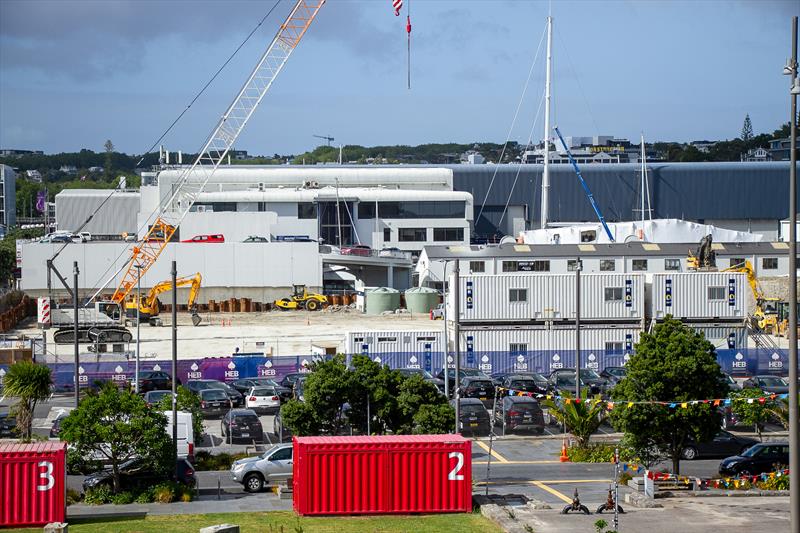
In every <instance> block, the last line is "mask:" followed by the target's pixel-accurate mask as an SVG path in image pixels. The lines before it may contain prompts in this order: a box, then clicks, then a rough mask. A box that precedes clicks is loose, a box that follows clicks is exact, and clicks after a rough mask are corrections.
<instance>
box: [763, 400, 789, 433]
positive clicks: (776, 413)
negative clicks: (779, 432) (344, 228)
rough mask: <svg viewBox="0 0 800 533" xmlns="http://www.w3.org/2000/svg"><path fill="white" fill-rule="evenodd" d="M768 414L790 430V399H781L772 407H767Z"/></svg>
mask: <svg viewBox="0 0 800 533" xmlns="http://www.w3.org/2000/svg"><path fill="white" fill-rule="evenodd" d="M767 412H768V413H769V414H770V415H772V416H773V417H775V418H776V419H777V420H778V422H780V424H781V425H782V426H783V427H784V429H789V398H788V397H787V398H780V399H779V400H777V401H776V402H773V403H772V405H771V406H770V407H767Z"/></svg>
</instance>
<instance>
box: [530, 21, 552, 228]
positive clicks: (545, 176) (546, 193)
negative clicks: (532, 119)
mask: <svg viewBox="0 0 800 533" xmlns="http://www.w3.org/2000/svg"><path fill="white" fill-rule="evenodd" d="M552 60H553V17H547V61H546V67H545V68H546V69H547V72H545V78H544V79H545V82H544V169H543V170H542V207H541V219H540V221H539V225H540V227H541V228H542V229H545V228H546V227H547V219H548V217H549V206H550V83H551V80H550V73H551V71H552V70H553V68H552V66H551V62H552ZM531 218H533V217H531Z"/></svg>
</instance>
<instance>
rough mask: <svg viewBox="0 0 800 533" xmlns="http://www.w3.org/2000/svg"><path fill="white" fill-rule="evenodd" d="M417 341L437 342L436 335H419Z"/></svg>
mask: <svg viewBox="0 0 800 533" xmlns="http://www.w3.org/2000/svg"><path fill="white" fill-rule="evenodd" d="M417 342H436V337H417Z"/></svg>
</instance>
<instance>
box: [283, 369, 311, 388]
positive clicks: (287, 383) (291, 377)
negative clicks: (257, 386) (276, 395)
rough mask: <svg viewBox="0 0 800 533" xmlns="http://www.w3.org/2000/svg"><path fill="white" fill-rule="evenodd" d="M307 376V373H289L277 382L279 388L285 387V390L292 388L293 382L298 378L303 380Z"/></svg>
mask: <svg viewBox="0 0 800 533" xmlns="http://www.w3.org/2000/svg"><path fill="white" fill-rule="evenodd" d="M307 375H308V372H291V373H289V374H286V375H285V376H283V379H282V380H280V381H279V382H278V384H279V385H280V386H281V387H286V388H287V389H293V388H294V382H295V381H297V380H298V379H300V378H304V377H306V376H307Z"/></svg>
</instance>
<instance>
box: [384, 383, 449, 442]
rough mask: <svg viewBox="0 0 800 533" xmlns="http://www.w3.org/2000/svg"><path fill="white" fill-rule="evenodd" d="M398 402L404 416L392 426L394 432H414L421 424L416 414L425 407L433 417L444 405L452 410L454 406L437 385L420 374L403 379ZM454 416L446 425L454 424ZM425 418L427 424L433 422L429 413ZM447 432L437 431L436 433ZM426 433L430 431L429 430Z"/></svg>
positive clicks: (434, 425)
mask: <svg viewBox="0 0 800 533" xmlns="http://www.w3.org/2000/svg"><path fill="white" fill-rule="evenodd" d="M397 404H398V407H399V410H400V413H401V415H402V417H401V418H400V419H399V420H398V421H397V422H398V423H397V425H396V426H395V427H393V428H392V430H393V432H394V433H406V434H407V433H413V432H414V428H415V427H416V426H417V425H419V420H417V417H416V415H417V413H419V412H420V411H421V410H422V408H423V407H425V408H426V409H428V410H429V411H430V413H429V414H430V416H431V417H435V416H436V415H438V414H441V413H442V412H444V411H443V410H442V409H439V408H440V406H442V405H446V406H447V407H448V408H449V409H450V411H452V408H450V406H449V405H447V398H446V397H445V396H444V395H442V394H441V393H440V392H439V389H437V388H436V385H434V384H433V383H431V382H429V381H425V380H424V379H423V377H422V376H421V375H419V374H412V375H410V376H407V377H405V378H403V379H402V381H401V382H400V394H398V396H397ZM453 416H455V415H453ZM453 416H451V417H450V419H449V420H448V423H447V424H446V426H445V427H447V428H448V429H449V428H450V427H452V425H453V420H454V418H453ZM423 418H424V419H425V420H426V422H425V423H426V424H430V423H431V422H432V419H431V418H430V417H428V416H427V415H426V416H425V417H423ZM430 427H436V428H438V427H439V426H437V425H436V424H433V425H432V426H430ZM446 432H447V431H435V433H446ZM424 433H428V431H425V432H424Z"/></svg>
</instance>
